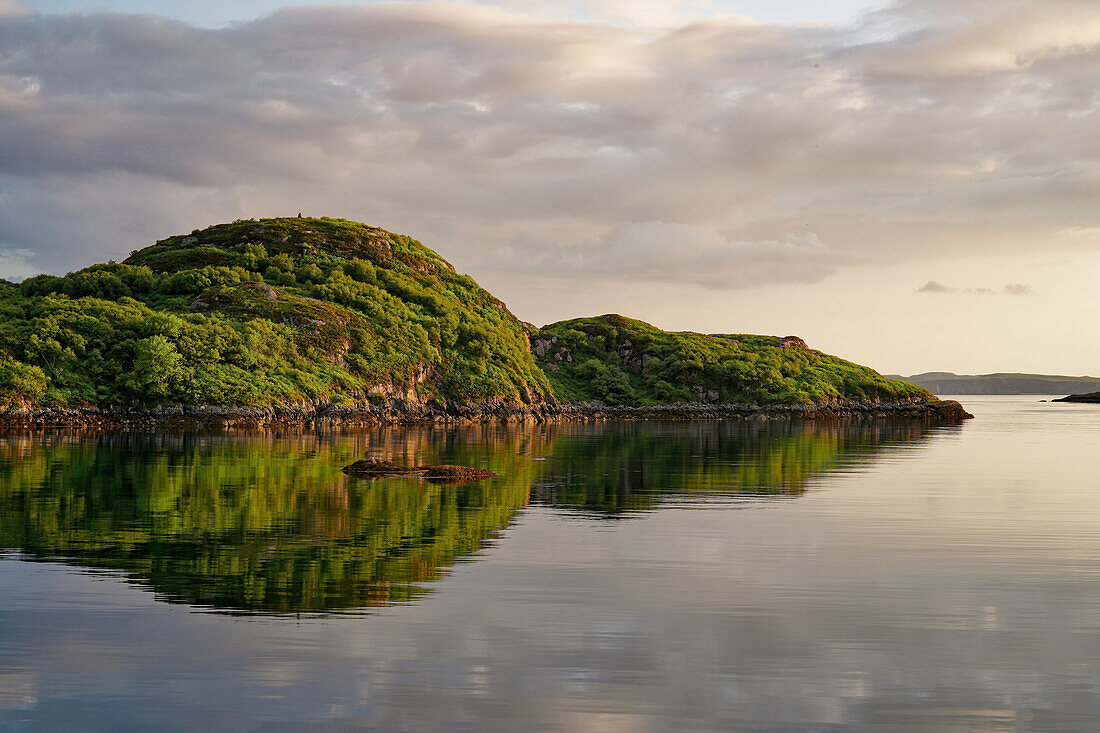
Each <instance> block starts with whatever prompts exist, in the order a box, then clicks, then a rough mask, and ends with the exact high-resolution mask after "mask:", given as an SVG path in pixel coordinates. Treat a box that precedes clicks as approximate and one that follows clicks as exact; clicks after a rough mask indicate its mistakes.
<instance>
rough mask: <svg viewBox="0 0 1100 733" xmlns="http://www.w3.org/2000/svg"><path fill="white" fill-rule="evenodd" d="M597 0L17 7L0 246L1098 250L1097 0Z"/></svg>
mask: <svg viewBox="0 0 1100 733" xmlns="http://www.w3.org/2000/svg"><path fill="white" fill-rule="evenodd" d="M3 1H4V0H0V2H3ZM7 3H8V4H6V5H4V6H2V7H16V6H14V5H11V0H7ZM509 4H510V5H512V6H513V7H530V8H536V7H541V6H537V5H536V4H528V5H524V4H523V3H522V2H518V1H517V2H516V3H509ZM582 4H583V5H584V6H585V8H586V10H585V13H584V15H583V16H581V17H585V18H586V20H583V21H577V20H569V19H564V18H562V17H561V16H558V17H542V16H537V15H531V14H523V13H521V12H517V11H516V10H514V9H513V10H508V9H501V8H490V7H484V6H476V5H469V4H453V3H452V4H448V3H432V2H424V3H418V2H393V3H376V4H374V3H372V4H365V5H362V6H357V7H303V8H288V9H284V10H281V11H279V12H277V13H274V14H273V15H270V16H268V17H265V18H262V19H259V20H256V21H253V22H248V23H241V24H235V25H232V26H230V27H227V28H220V29H206V28H196V27H193V26H190V25H187V24H185V23H181V22H175V21H169V20H165V19H162V18H157V17H155V16H149V15H142V16H127V15H112V14H90V15H71V16H56V15H37V16H33V17H24V18H18V19H17V18H14V17H12V18H10V19H8V20H6V21H5V22H3V23H0V238H2V239H0V241H4V242H9V243H11V246H12V247H14V248H17V249H24V250H28V251H33V252H34V253H35V255H34V258H33V262H34V263H35V264H37V265H39V266H41V267H44V268H49V269H52V270H59V269H66V268H72V267H77V266H81V265H84V264H87V263H89V262H92V261H95V260H97V259H104V258H105V257H110V256H113V257H118V256H124V255H125V253H126V252H127V251H128V250H130V249H133V248H135V247H139V246H143V245H145V244H148V243H149V242H151V241H152V240H154V239H156V238H159V237H162V236H165V235H167V234H170V233H174V232H179V231H190V230H191V229H192V228H194V227H196V226H203V225H205V224H208V223H213V222H216V221H222V220H226V219H234V218H237V217H241V216H243V217H252V216H263V215H273V214H286V213H296V212H298V211H300V210H302V211H306V212H308V213H315V214H328V215H335V216H346V217H349V218H354V219H360V220H366V221H369V222H370V223H373V224H378V225H381V226H385V227H387V228H390V229H394V230H398V231H404V232H407V233H410V234H413V235H416V236H418V237H419V238H421V239H423V240H424V241H425V242H426V243H428V244H430V245H432V246H435V247H437V248H438V249H440V250H442V251H443V253H444V254H445V255H446V256H447V257H449V258H450V259H452V260H454V261H455V262H456V264H458V265H459V266H460V267H462V266H463V263H470V262H479V263H482V266H483V267H487V268H493V267H497V266H498V264H499V267H501V268H502V271H504V270H505V269H508V268H514V267H515V266H516V262H517V261H519V260H518V259H516V258H518V257H527V258H528V259H530V256H531V254H532V252H531V251H529V250H524V245H523V242H525V241H527V242H536V241H537V242H540V243H541V245H540V246H542V247H544V248H545V250H546V252H549V253H553V254H554V255H555V256H560V257H562V258H566V259H568V260H569V263H571V264H560V265H557V266H554V263H553V262H552V261H551V260H550V259H549V258H544V260H543V267H544V270H545V272H546V273H547V274H548V275H551V274H553V275H561V274H563V273H567V272H574V273H577V272H581V271H582V270H584V268H588V270H586V271H587V272H589V273H598V274H599V276H601V277H609V278H624V279H630V278H633V279H639V280H645V279H651V278H653V277H655V276H657V275H656V274H657V273H658V271H659V270H661V271H662V272H663V274H664V275H665V276H666V277H668V278H670V279H672V280H673V281H680V282H685V283H692V284H701V285H706V286H708V287H723V288H724V287H751V286H753V285H760V284H765V283H774V282H815V281H817V280H820V279H821V278H823V277H826V276H828V274H830V273H832V272H834V271H836V270H837V269H838V268H842V267H845V266H847V265H848V264H850V263H852V262H856V261H870V260H872V259H873V260H875V261H882V262H896V261H904V260H930V259H935V258H942V257H950V256H961V255H975V254H984V253H987V252H989V251H990V250H991V249H993V248H996V251H998V252H1001V253H1005V254H1011V253H1013V252H1016V253H1018V252H1023V251H1029V250H1030V249H1032V248H1034V247H1036V246H1040V245H1041V246H1046V247H1049V248H1051V249H1059V248H1060V249H1063V250H1073V249H1086V248H1088V247H1091V246H1094V239H1093V238H1092V237H1090V236H1084V235H1082V236H1055V235H1052V232H1057V231H1060V230H1062V231H1067V232H1077V231H1081V232H1091V231H1093V230H1096V229H1097V228H1100V211H1098V210H1097V207H1096V206H1095V201H1096V198H1097V194H1098V193H1100V138H1098V136H1097V135H1096V134H1095V127H1096V115H1097V114H1098V113H1100V112H1098V110H1100V101H1098V99H1097V97H1096V92H1095V79H1096V77H1097V75H1098V74H1100V50H1098V47H1097V39H1098V38H1100V36H1097V34H1096V33H1095V31H1096V23H1095V13H1094V12H1090V7H1091V6H1093V4H1092V3H1085V2H1077V1H1076V0H1042V2H1039V0H1032V1H1030V2H1028V1H1025V0H1011V10H1012V12H1007V11H1004V12H1002V10H1003V8H1002V6H1000V5H998V6H997V7H993V6H991V5H989V4H988V3H983V2H977V0H967V1H964V2H951V3H948V2H946V1H945V0H942V1H941V0H931V1H927V2H920V3H917V2H906V3H901V4H898V5H894V6H891V7H889V8H887V9H886V10H882V11H880V12H877V13H874V14H872V15H871V16H868V18H867V20H866V21H865V22H864V23H862V24H857V25H856V26H853V27H850V28H836V27H827V26H782V27H781V26H768V25H762V24H757V23H751V22H747V21H745V20H744V19H738V18H715V19H709V20H706V21H701V22H688V21H683V20H678V17H679V16H677V15H676V13H675V12H673V11H675V10H676V6H675V5H673V4H668V3H661V4H658V5H654V6H653V7H654V8H656V9H657V11H659V12H657V11H654V12H655V13H656V14H655V15H654V16H653V18H652V19H651V20H652V21H653V22H649V21H645V19H638V22H631V23H622V22H617V21H615V20H614V19H615V18H616V17H617V16H616V12H618V11H615V12H613V11H614V8H615V7H620V9H621V7H625V6H624V5H623V4H621V3H614V2H603V3H601V2H593V3H582ZM578 7H580V6H579V5H578ZM601 8H603V10H601ZM620 15H621V14H620ZM643 21H644V22H643ZM32 212H33V215H32ZM667 222H679V224H667ZM676 227H684V228H685V229H683V230H679V229H676ZM809 232H813V233H814V234H812V235H811V234H808V233H809ZM791 233H795V234H791ZM818 238H819V239H818ZM655 241H657V242H662V241H663V242H664V243H665V246H666V247H668V248H670V249H669V250H668V251H667V252H661V251H660V249H659V248H657V246H656V245H655V244H654V242H655ZM821 242H828V243H829V247H825V246H824V245H822V244H821ZM577 243H586V246H587V247H589V248H591V249H592V251H591V252H588V253H586V252H582V251H579V250H577V249H575V248H576V247H577ZM502 251H504V252H507V251H514V253H515V255H516V258H513V260H508V258H507V257H502V258H501V259H500V262H499V263H496V262H495V261H494V259H493V258H492V257H491V256H490V254H491V253H494V252H502ZM666 256H667V259H662V257H666ZM509 271H511V270H510V269H509Z"/></svg>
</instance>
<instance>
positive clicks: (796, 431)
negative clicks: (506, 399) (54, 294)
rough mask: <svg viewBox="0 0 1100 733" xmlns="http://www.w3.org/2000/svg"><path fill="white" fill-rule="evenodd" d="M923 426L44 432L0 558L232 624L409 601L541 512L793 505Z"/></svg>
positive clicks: (6, 504)
mask: <svg viewBox="0 0 1100 733" xmlns="http://www.w3.org/2000/svg"><path fill="white" fill-rule="evenodd" d="M931 429H932V428H930V427H929V426H928V425H927V424H925V423H921V422H904V421H900V422H899V421H874V422H862V423H834V424H788V423H695V424H690V425H683V424H678V425H662V424H654V423H624V424H588V425H585V424H572V425H541V426H535V425H531V426H524V427H502V426H497V427H463V428H442V427H403V428H398V427H392V428H384V429H379V430H374V431H367V432H358V433H355V432H353V433H335V434H333V433H327V434H321V433H294V432H289V433H280V432H268V433H247V434H240V435H235V434H149V435H141V434H125V433H109V434H102V435H96V436H90V437H89V436H79V435H76V434H71V433H45V434H27V435H19V436H8V437H5V438H3V439H2V440H0V547H3V548H9V549H16V550H20V551H22V552H23V553H24V554H25V555H26V556H28V557H30V558H35V559H42V560H49V561H59V562H66V563H71V564H76V565H80V566H84V567H89V568H104V569H112V570H117V571H121V572H123V573H125V574H126V575H127V577H129V578H131V579H132V580H133V581H134V582H136V583H139V584H141V585H148V586H151V587H152V588H153V589H154V590H155V591H156V593H157V594H158V595H159V597H161V598H163V599H164V600H167V601H171V602H184V603H189V604H194V605H198V606H205V607H209V608H214V609H219V610H223V611H228V612H248V613H257V612H258V613H294V612H334V611H340V610H349V609H356V608H364V607H370V606H377V605H385V604H389V603H394V602H402V601H407V600H409V599H411V598H413V597H415V596H416V595H417V594H418V593H421V592H423V584H424V583H426V582H429V581H432V580H434V579H436V578H438V576H439V574H440V573H441V572H442V571H443V569H444V568H446V567H447V566H449V565H451V564H453V563H454V562H455V561H456V560H458V559H460V558H464V557H469V556H470V555H472V554H474V553H476V552H477V551H478V550H479V549H481V548H482V547H484V546H485V544H486V543H487V542H488V541H490V540H491V538H492V537H493V536H494V535H495V534H496V533H498V532H499V531H500V530H501V529H502V528H504V527H505V526H507V525H508V523H509V522H510V521H511V520H512V518H513V517H514V516H515V515H516V513H517V512H518V511H520V509H521V508H522V507H523V506H525V505H526V504H528V503H529V502H532V501H533V502H538V503H541V504H547V505H551V506H554V507H559V508H562V509H564V510H567V511H578V510H579V511H582V512H584V513H585V514H586V515H587V516H597V517H614V516H626V515H628V513H629V512H637V511H644V510H651V509H654V508H657V507H659V506H661V505H662V503H664V502H668V501H672V500H675V501H684V500H697V499H702V498H712V497H726V498H729V497H740V496H753V497H771V496H774V497H791V496H797V495H799V494H801V493H802V492H804V491H806V489H807V487H808V486H809V485H811V482H812V480H813V479H814V477H816V476H819V475H821V474H823V473H826V472H830V471H837V470H846V469H851V468H853V467H857V466H859V465H861V464H864V463H866V462H867V461H869V460H871V459H872V458H874V456H876V455H877V454H879V453H881V452H883V451H885V450H896V449H898V448H901V447H904V446H914V445H916V444H918V443H919V442H921V441H922V440H923V439H924V438H925V437H926V436H927V435H928V434H929V431H930V430H931ZM363 455H372V456H378V457H383V458H389V459H392V460H395V461H409V462H411V461H433V462H445V463H458V464H462V465H468V466H475V467H484V468H489V469H492V470H494V471H496V472H497V473H498V474H500V475H499V476H498V477H496V478H493V479H489V480H486V481H480V482H475V483H470V484H464V485H457V486H456V485H447V484H431V483H428V482H424V481H421V480H418V479H414V478H391V479H384V480H373V481H372V480H367V479H362V478H355V477H349V476H346V475H344V474H343V473H341V472H340V467H341V466H343V465H345V464H347V463H349V462H351V461H352V460H354V459H355V458H358V457H361V456H363Z"/></svg>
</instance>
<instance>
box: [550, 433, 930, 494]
mask: <svg viewBox="0 0 1100 733" xmlns="http://www.w3.org/2000/svg"><path fill="white" fill-rule="evenodd" d="M930 429H931V428H930V427H929V426H928V424H927V423H923V422H920V421H889V420H876V421H863V422H858V421H837V422H820V423H809V422H806V423H800V422H787V421H779V422H763V423H761V422H754V421H739V422H694V423H675V424H662V423H652V422H631V423H610V424H604V425H566V426H561V427H560V428H559V430H558V432H557V434H556V435H554V438H553V441H552V443H551V445H552V448H551V450H550V459H549V461H548V465H547V466H546V468H545V469H544V470H543V471H542V472H541V476H540V479H539V480H538V482H537V483H536V484H535V485H534V486H533V487H532V490H531V495H532V499H533V500H535V501H538V502H541V503H545V504H550V505H553V506H558V507H563V508H569V509H584V510H589V511H594V512H598V513H602V514H615V513H617V512H622V511H640V510H645V509H650V508H653V507H654V506H655V505H657V503H658V502H659V501H661V500H662V499H670V498H677V497H678V498H691V497H695V498H701V497H709V496H722V495H726V496H732V495H756V496H798V495H800V494H802V493H803V492H804V491H805V490H806V487H807V484H808V482H809V481H810V479H812V478H813V477H814V476H817V475H819V474H822V473H825V472H828V471H835V470H841V469H844V468H848V467H852V466H855V465H858V464H860V463H864V462H866V461H868V460H870V459H871V458H872V457H873V456H874V455H876V454H877V453H878V452H880V451H881V450H883V449H885V448H888V447H891V446H897V445H900V444H904V443H915V442H917V441H919V440H920V439H921V438H923V437H924V436H925V435H926V434H927V433H928V432H929V430H930Z"/></svg>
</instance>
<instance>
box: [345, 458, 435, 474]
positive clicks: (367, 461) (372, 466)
mask: <svg viewBox="0 0 1100 733" xmlns="http://www.w3.org/2000/svg"><path fill="white" fill-rule="evenodd" d="M421 470H423V469H421V468H418V467H416V466H399V465H397V464H396V463H394V462H393V461H385V460H382V459H381V458H362V459H360V460H358V461H356V462H355V463H352V464H349V465H347V466H344V468H343V471H344V473H354V474H362V475H364V476H400V475H402V474H406V473H417V472H418V471H421Z"/></svg>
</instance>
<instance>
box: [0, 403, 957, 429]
mask: <svg viewBox="0 0 1100 733" xmlns="http://www.w3.org/2000/svg"><path fill="white" fill-rule="evenodd" d="M972 417H973V415H971V414H970V413H968V412H967V411H966V410H965V409H964V408H963V406H962V405H961V404H959V403H958V402H956V401H954V400H940V401H937V402H918V401H909V400H891V401H878V400H860V401H836V402H830V403H825V404H817V405H747V404H712V403H702V402H692V403H683V404H672V405H652V406H641V407H623V406H613V405H605V404H603V403H601V402H573V403H564V404H557V403H535V404H530V405H525V404H515V403H510V402H478V403H453V402H451V403H448V402H435V401H432V402H426V403H420V402H411V401H406V400H401V399H379V400H374V401H369V402H362V403H354V404H344V405H340V404H332V403H329V402H322V401H317V402H301V403H295V404H287V405H267V406H257V407H234V406H222V405H169V406H155V407H146V406H130V407H125V406H109V407H47V408H33V409H32V408H20V407H9V408H7V409H4V410H0V428H7V429H12V428H45V427H66V428H106V429H110V428H137V429H142V428H166V427H168V428H171V427H214V428H218V427H220V428H257V427H268V426H283V425H287V426H289V425H297V426H316V427H340V426H360V425H400V424H425V423H440V424H484V423H522V422H559V421H561V422H565V421H581V422H584V421H599V420H676V421H680V420H739V419H740V420H746V419H750V420H819V419H850V418H862V419H867V418H921V419H930V420H936V421H942V422H957V421H961V420H965V419H968V418H972Z"/></svg>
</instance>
